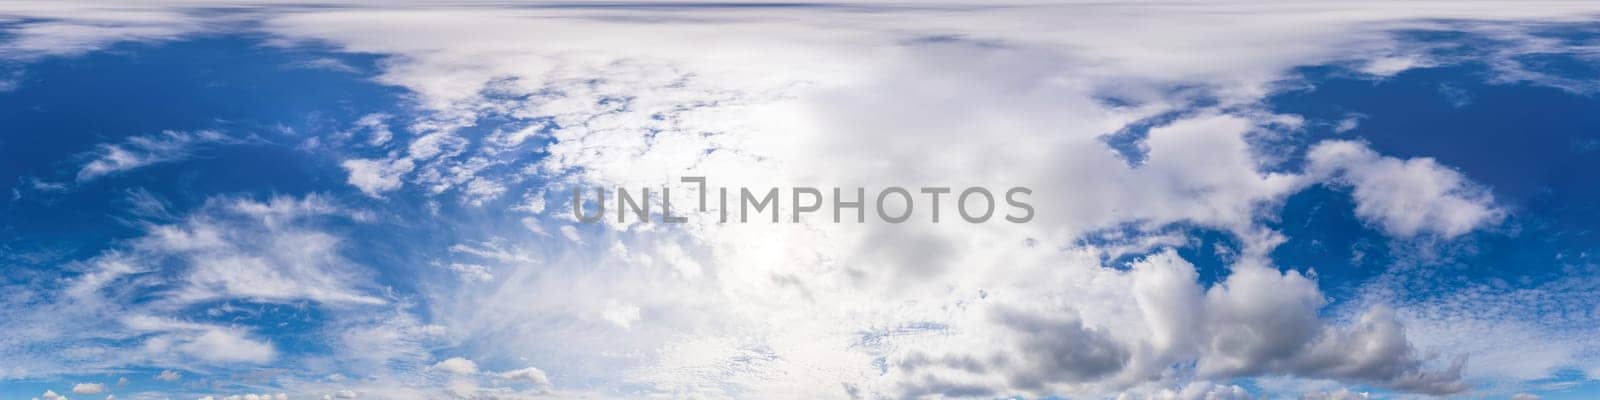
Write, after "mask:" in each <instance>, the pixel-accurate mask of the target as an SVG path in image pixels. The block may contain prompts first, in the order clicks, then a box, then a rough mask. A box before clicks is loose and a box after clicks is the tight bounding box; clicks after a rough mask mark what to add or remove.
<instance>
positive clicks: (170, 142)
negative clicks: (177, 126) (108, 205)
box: [78, 131, 239, 182]
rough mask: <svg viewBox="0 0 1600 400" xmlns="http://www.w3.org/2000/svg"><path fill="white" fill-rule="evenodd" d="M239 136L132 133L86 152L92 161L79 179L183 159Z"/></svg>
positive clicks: (187, 133)
mask: <svg viewBox="0 0 1600 400" xmlns="http://www.w3.org/2000/svg"><path fill="white" fill-rule="evenodd" d="M236 142H239V140H238V139H235V138H232V137H229V136H227V135H224V134H222V133H221V132H217V131H194V132H178V131H163V132H161V133H160V134H153V135H143V136H130V137H128V138H126V139H124V140H123V141H122V142H119V143H108V144H101V145H99V146H97V147H98V148H97V149H96V150H95V151H93V152H91V153H88V154H87V156H86V157H87V158H89V162H87V163H85V164H84V165H83V167H82V168H81V169H79V170H78V181H79V182H86V181H90V180H94V179H96V178H100V177H103V176H107V175H114V174H119V173H123V172H127V171H130V170H133V169H136V168H140V167H145V166H148V165H152V164H158V163H167V162H174V161H180V160H183V159H186V158H189V157H191V156H192V155H193V153H194V151H196V150H198V149H200V148H202V147H204V146H207V145H214V144H225V143H236Z"/></svg>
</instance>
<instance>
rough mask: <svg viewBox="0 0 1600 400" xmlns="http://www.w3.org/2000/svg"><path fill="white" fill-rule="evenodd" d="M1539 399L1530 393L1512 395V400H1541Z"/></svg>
mask: <svg viewBox="0 0 1600 400" xmlns="http://www.w3.org/2000/svg"><path fill="white" fill-rule="evenodd" d="M1539 398H1540V397H1539V395H1536V394H1529V393H1517V394H1513V395H1511V400H1539Z"/></svg>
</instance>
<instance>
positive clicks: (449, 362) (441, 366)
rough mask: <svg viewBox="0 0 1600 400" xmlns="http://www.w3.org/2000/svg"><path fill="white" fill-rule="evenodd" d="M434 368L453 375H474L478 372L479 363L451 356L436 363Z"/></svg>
mask: <svg viewBox="0 0 1600 400" xmlns="http://www.w3.org/2000/svg"><path fill="white" fill-rule="evenodd" d="M433 369H434V370H436V371H441V372H445V373H449V374H453V375H472V374H476V373H478V363H475V362H472V360H468V359H465V358H461V357H451V358H448V359H445V360H444V361H440V362H439V363H438V364H434V365H433Z"/></svg>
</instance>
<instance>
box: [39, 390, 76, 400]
mask: <svg viewBox="0 0 1600 400" xmlns="http://www.w3.org/2000/svg"><path fill="white" fill-rule="evenodd" d="M39 397H40V398H42V399H44V400H69V399H68V398H67V396H62V395H60V394H56V392H55V391H53V390H48V389H46V390H45V391H44V394H42V395H39Z"/></svg>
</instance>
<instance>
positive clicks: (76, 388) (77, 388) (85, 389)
mask: <svg viewBox="0 0 1600 400" xmlns="http://www.w3.org/2000/svg"><path fill="white" fill-rule="evenodd" d="M105 391H106V385H105V384H102V383H79V384H76V385H72V393H73V394H101V393H105Z"/></svg>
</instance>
